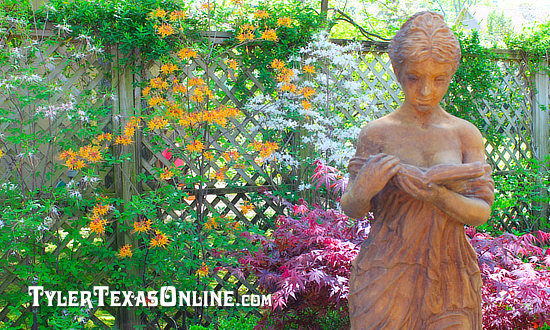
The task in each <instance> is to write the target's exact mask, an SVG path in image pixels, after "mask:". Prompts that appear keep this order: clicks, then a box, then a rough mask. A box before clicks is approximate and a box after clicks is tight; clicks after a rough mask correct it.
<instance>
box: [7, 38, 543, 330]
mask: <svg viewBox="0 0 550 330" xmlns="http://www.w3.org/2000/svg"><path fill="white" fill-rule="evenodd" d="M371 46H372V45H365V48H364V49H371ZM110 51H111V54H112V55H113V61H114V62H113V63H111V62H103V61H102V60H99V59H98V58H92V57H90V58H84V59H81V60H80V61H81V62H75V61H61V60H57V61H56V60H53V61H52V62H51V63H48V65H41V63H43V61H44V60H45V59H47V58H50V57H53V58H54V59H55V58H57V57H59V58H63V57H67V51H66V44H64V43H56V44H52V45H51V46H50V47H49V48H47V49H46V50H45V51H44V52H43V54H42V57H40V56H39V57H38V58H35V59H33V60H32V61H31V63H30V65H31V66H34V67H39V68H42V70H41V71H38V72H37V74H39V75H41V76H42V77H44V78H45V79H46V80H47V81H60V82H62V85H63V88H64V89H65V90H71V91H72V94H73V95H74V96H75V97H79V96H80V95H81V94H83V93H84V92H86V91H94V93H97V94H98V95H104V96H105V95H107V93H113V94H114V97H113V98H112V99H111V98H108V97H98V98H97V100H98V101H97V102H98V104H96V105H95V106H101V107H107V108H112V110H111V112H110V114H111V115H110V116H107V117H106V118H103V120H102V121H101V122H100V123H98V126H99V127H100V129H101V130H102V131H105V132H116V131H117V130H119V129H120V128H121V126H122V125H123V120H124V119H127V118H129V117H131V116H134V115H136V116H139V115H141V114H142V112H145V111H146V108H147V105H146V103H145V102H144V101H143V100H142V97H141V86H142V82H143V81H146V80H148V78H150V77H151V76H152V75H153V73H154V72H155V71H158V70H159V67H160V64H159V63H156V62H149V63H142V71H141V72H139V74H138V73H136V72H134V70H133V69H134V68H133V67H127V66H123V65H122V66H120V67H121V68H120V69H113V68H115V67H119V64H120V63H121V60H122V59H123V56H122V54H121V53H120V52H119V51H118V50H117V49H116V47H113V49H111V50H110ZM56 55H59V56H56ZM226 55H227V56H228V57H231V58H234V59H236V60H237V61H238V60H239V58H238V56H236V55H235V54H234V53H228V54H226ZM357 58H358V60H359V61H360V65H359V69H358V70H357V71H356V72H354V73H353V74H352V76H353V77H354V78H355V79H357V80H358V81H360V82H361V84H362V86H363V89H364V93H368V94H369V95H372V99H373V104H374V105H375V107H376V108H377V109H378V110H377V111H375V114H376V115H377V116H381V115H384V114H386V113H389V112H391V111H392V110H393V109H395V108H396V107H397V105H398V104H399V103H400V102H401V100H402V98H403V95H402V92H401V91H400V88H399V86H398V83H397V82H396V79H395V76H394V73H393V70H392V68H391V64H390V61H389V58H388V56H387V53H386V52H385V46H384V45H382V46H380V45H378V47H376V48H375V49H374V50H371V51H363V52H360V53H359V54H357ZM498 61H499V65H501V66H502V67H503V68H505V69H506V72H507V75H506V76H505V77H504V79H503V81H502V82H501V86H500V88H502V90H505V91H506V92H507V93H509V94H510V95H514V96H515V97H514V98H511V99H510V102H509V107H507V108H503V109H493V108H491V107H492V105H491V104H487V103H484V104H483V106H480V107H478V108H476V109H475V110H476V111H479V112H480V114H481V115H482V117H483V118H484V120H485V124H486V127H487V128H488V127H491V128H493V129H495V130H497V131H499V132H502V133H503V135H504V136H505V138H504V139H503V140H502V143H498V144H497V143H495V142H490V141H486V155H487V158H488V161H489V162H490V163H491V165H492V166H493V168H494V169H496V170H498V171H507V170H510V169H511V167H512V166H513V165H514V164H518V163H520V162H521V160H522V159H529V158H532V157H534V156H536V157H538V158H540V157H542V156H544V155H546V154H547V151H548V127H547V126H548V119H547V117H544V116H541V112H542V109H543V108H544V105H545V104H546V105H547V104H548V95H547V94H548V87H547V86H548V77H547V76H543V77H538V80H537V82H536V89H535V90H533V83H532V82H531V81H526V79H525V77H524V75H523V71H522V70H523V67H524V65H525V63H524V61H523V60H522V59H521V58H514V57H512V58H510V57H509V56H507V57H506V58H503V59H500V60H498ZM9 70H10V68H9V67H5V68H0V73H5V74H7V72H8V71H9ZM227 71H228V70H227V67H226V64H225V63H224V61H223V60H221V61H217V62H213V63H205V62H204V61H203V60H201V59H194V60H193V61H192V62H190V64H189V67H187V68H184V69H182V70H181V72H183V73H184V74H185V73H187V72H189V77H194V76H201V77H205V80H206V79H208V80H209V81H210V82H211V87H212V89H213V90H214V92H215V93H217V94H219V95H222V97H221V103H222V104H227V105H231V106H236V107H238V108H241V109H242V108H243V102H244V100H243V99H242V98H240V97H238V96H236V93H235V92H236V91H237V89H238V88H239V87H242V86H246V89H247V90H248V91H245V92H246V93H245V94H248V96H252V95H254V94H255V93H261V92H263V91H264V90H265V88H264V86H263V85H262V84H261V82H260V81H259V80H258V79H257V78H256V76H255V75H254V68H249V69H248V70H244V72H243V73H242V74H241V76H240V77H239V79H238V80H236V81H233V80H232V79H230V78H228V77H227ZM180 78H181V77H180ZM545 86H546V94H545V96H544V95H542V96H541V92H543V91H544V90H545V89H544V87H545ZM240 91H241V92H242V89H240ZM535 91H536V92H535ZM495 92H496V91H495ZM63 95H65V94H63V93H60V94H59V95H57V96H54V97H53V98H52V99H51V100H50V102H52V103H53V102H61V101H62V100H63V99H62V97H63ZM518 96H519V97H518ZM545 98H546V99H545ZM545 100H546V103H544V101H545ZM0 104H1V105H2V107H8V108H9V106H10V105H9V104H8V103H6V99H5V98H4V99H1V98H0ZM370 111H371V110H366V109H363V108H361V107H357V106H356V107H354V108H353V109H351V110H349V113H348V114H347V115H348V116H351V117H355V116H358V115H359V116H366V115H369V116H370V115H371V112H370ZM244 113H245V119H244V120H242V122H237V121H233V122H232V124H233V126H232V127H231V128H227V129H222V130H220V131H219V132H217V133H216V134H217V136H213V137H212V140H213V141H217V140H218V137H219V136H223V137H224V138H226V139H227V140H229V141H230V142H231V143H232V144H233V145H235V146H238V147H242V148H243V149H245V147H246V145H247V144H248V143H250V142H251V141H253V140H254V135H253V134H252V133H251V131H250V129H251V128H252V127H259V126H260V125H259V124H258V121H257V119H256V117H255V115H254V114H253V113H246V111H244ZM495 113H498V115H495ZM545 118H546V119H545ZM544 120H546V122H544ZM541 122H542V124H541ZM45 124H46V123H44V122H38V123H36V125H41V127H45V126H44V125H45ZM544 124H545V125H546V128H544ZM64 125H68V124H64ZM6 128H7V126H6V124H4V125H2V126H0V132H3V131H5V130H6ZM66 128H67V129H69V128H70V127H68V126H67V127H66ZM545 132H546V133H545ZM176 134H177V132H173V133H171V135H167V136H163V137H162V138H163V141H164V143H166V144H167V145H172V146H174V145H175V138H176ZM534 135H535V136H536V138H532V137H533V136H534ZM62 138H63V139H76V138H77V137H76V136H74V134H71V132H70V130H67V132H66V136H63V137H62ZM135 140H136V144H135V145H133V146H125V147H116V148H114V149H113V152H114V153H115V154H122V153H132V154H133V155H135V159H134V162H125V163H124V164H123V165H121V166H118V167H116V166H115V167H112V168H107V169H105V171H104V173H102V177H103V178H104V180H103V183H104V189H105V191H106V192H107V193H110V194H113V195H116V196H118V197H120V198H123V199H124V200H130V199H131V197H132V195H134V194H138V193H141V192H143V191H147V190H154V189H156V187H158V185H160V184H163V183H162V182H151V181H150V182H146V183H138V182H137V179H136V178H137V176H138V175H139V174H146V175H153V174H155V172H154V168H155V167H159V166H160V165H164V166H170V161H169V160H167V159H166V158H165V157H164V156H162V153H161V150H158V148H156V147H155V145H154V144H153V142H152V141H151V139H149V138H147V137H145V136H142V135H136V137H135ZM298 142H299V141H298ZM213 146H214V147H217V148H220V149H221V146H219V145H216V144H215V143H214V145H213ZM17 148H19V147H18V146H17V145H11V146H10V149H8V150H4V152H5V154H9V155H13V154H18V153H20V150H19V149H17ZM58 151H59V152H60V151H61V150H58ZM59 152H56V153H55V154H58V153H59ZM44 154H45V152H43V151H39V152H38V153H37V154H36V155H35V157H36V158H37V159H38V160H39V163H40V164H42V165H40V166H43V167H45V168H46V169H48V170H49V171H51V172H52V173H54V174H53V175H52V176H51V177H50V178H49V179H48V181H47V182H48V184H50V185H51V186H56V185H58V184H60V182H64V183H68V182H69V181H70V180H71V179H73V180H76V181H78V180H80V179H82V174H80V173H77V174H76V176H74V177H72V175H71V177H69V174H71V173H69V172H68V171H67V170H66V168H65V167H63V166H60V161H59V159H44V158H45V157H43V155H44ZM181 157H182V159H183V161H184V163H185V164H186V165H185V167H184V170H185V171H189V172H190V173H198V172H199V169H198V168H197V166H196V165H195V163H194V159H193V158H191V157H190V156H189V155H185V154H184V155H182V156H181ZM243 157H248V156H247V155H243ZM0 164H1V165H0V169H2V171H0V182H9V181H11V180H13V175H12V173H13V171H14V169H13V168H5V164H7V163H6V162H0ZM249 164H250V165H251V166H252V167H253V170H254V171H253V172H251V171H249V172H247V171H245V170H242V169H237V170H236V171H235V174H234V177H233V178H232V179H233V180H235V181H241V182H242V184H241V185H240V186H238V187H237V188H235V187H231V188H230V187H223V186H216V185H213V184H212V185H210V186H208V193H209V194H208V196H207V198H206V201H205V203H206V205H207V207H208V208H211V209H219V210H220V211H221V213H222V214H224V215H226V214H231V215H234V216H235V217H236V219H238V220H239V221H240V222H241V223H242V224H243V225H245V226H248V225H251V224H261V225H264V226H265V225H266V224H267V223H269V221H268V219H270V218H271V217H272V216H273V215H274V214H281V212H283V210H282V208H281V206H280V205H277V204H276V203H275V202H274V201H272V200H271V199H269V198H265V199H264V201H263V202H262V203H263V205H264V212H263V213H260V212H259V211H256V212H255V214H254V215H253V216H248V217H247V216H245V215H244V214H242V212H241V211H240V208H239V205H240V204H242V203H243V202H244V201H248V200H249V199H250V193H252V192H257V191H259V190H260V189H262V188H264V189H268V190H271V189H274V188H275V187H274V185H276V181H275V180H274V176H275V175H277V174H280V173H273V172H271V171H268V170H267V169H266V168H265V167H262V166H260V165H258V164H256V163H255V162H254V160H253V159H249ZM208 169H213V170H214V171H218V170H220V165H219V164H216V163H215V162H213V163H210V164H208V165H207V170H208ZM23 170H24V171H26V173H29V174H27V175H23V177H25V178H29V180H31V178H32V175H31V173H32V172H33V167H32V166H31V163H30V162H28V161H27V162H24V167H23ZM282 174H283V175H284V173H282ZM283 180H284V179H283ZM29 182H30V181H29ZM190 205H191V207H194V206H195V205H196V201H193V202H191V204H190ZM522 207H523V206H522ZM164 216H165V217H171V218H178V217H180V216H181V215H179V214H175V213H174V212H172V211H170V212H166V213H165V214H164ZM75 217H76V216H75ZM73 221H74V217H72V218H71V217H66V216H63V217H61V218H59V219H57V220H56V222H55V223H53V224H52V226H51V227H50V228H49V230H50V232H52V233H53V232H58V231H59V230H61V229H63V228H65V229H66V230H69V228H70V226H71V225H72V222H73ZM45 239H46V240H47V241H48V242H50V243H51V244H53V245H54V246H55V253H61V252H62V251H64V250H67V249H71V248H72V247H68V246H67V245H68V243H69V242H68V240H67V239H60V238H59V236H56V235H51V236H48V237H46V238H45ZM131 239H132V238H131V237H129V236H128V235H122V234H120V233H118V232H117V231H116V227H115V232H114V233H113V234H112V235H109V236H107V237H105V245H106V246H107V248H111V249H113V250H117V249H118V248H120V247H121V246H123V245H124V244H127V243H128V242H130V241H131ZM76 253H77V254H78V251H76ZM4 257H5V256H4ZM93 261H94V260H88V261H87V262H92V263H93ZM25 262H30V261H29V260H26V261H25ZM212 276H213V279H214V280H215V281H216V283H217V284H216V287H215V290H221V289H222V288H223V289H230V290H236V291H240V292H249V293H258V289H257V286H258V284H257V283H256V281H255V279H253V278H247V279H241V278H236V277H235V276H233V275H231V274H230V273H226V272H219V273H214V274H212ZM108 280H109V279H108V278H107V273H106V272H103V273H100V274H97V275H96V276H95V277H94V281H93V283H89V284H90V285H97V284H100V283H107V282H108ZM28 285H29V283H28V281H27V279H24V278H21V277H20V276H18V275H16V274H14V273H13V272H11V271H10V267H9V265H6V266H5V267H4V268H3V269H0V322H2V321H6V320H7V317H8V314H9V313H10V310H11V308H16V309H18V310H19V311H20V312H21V315H20V316H19V317H18V318H17V319H16V320H15V324H16V326H22V325H24V324H28V320H29V317H30V315H31V314H32V312H33V311H32V310H31V309H30V308H28V307H26V306H7V305H6V304H5V302H4V301H2V296H3V294H4V293H5V292H7V291H8V290H9V291H10V292H11V291H13V290H20V291H21V292H25V291H26V288H27V286H28ZM99 313H103V315H105V314H104V313H108V314H110V315H111V316H112V317H116V318H118V319H119V322H129V323H130V324H135V323H139V322H140V321H139V320H138V319H137V317H136V316H135V315H133V314H132V313H127V312H121V311H120V310H117V309H115V308H102V309H101V310H99V309H97V308H96V309H94V310H92V311H90V313H89V315H90V320H91V321H92V322H93V323H94V324H95V325H96V326H98V327H101V328H108V326H107V325H106V324H105V323H104V322H103V321H101V320H100V318H99ZM187 313H188V312H187V311H185V310H183V309H182V310H179V311H177V312H176V313H175V314H174V315H166V314H162V315H160V317H159V319H161V320H163V321H162V322H160V323H162V325H163V326H164V327H165V328H166V329H169V328H176V327H177V326H178V324H182V323H184V320H185V318H186V317H188V315H187ZM121 319H124V321H120V320H121ZM25 322H27V323H25Z"/></svg>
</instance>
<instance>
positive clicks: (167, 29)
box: [155, 24, 174, 38]
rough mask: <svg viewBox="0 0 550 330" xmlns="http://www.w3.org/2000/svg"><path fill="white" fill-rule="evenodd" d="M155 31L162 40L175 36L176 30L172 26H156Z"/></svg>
mask: <svg viewBox="0 0 550 330" xmlns="http://www.w3.org/2000/svg"><path fill="white" fill-rule="evenodd" d="M155 29H156V31H157V34H160V36H161V37H162V38H164V37H166V36H169V35H172V34H174V28H173V27H172V25H170V24H161V25H155Z"/></svg>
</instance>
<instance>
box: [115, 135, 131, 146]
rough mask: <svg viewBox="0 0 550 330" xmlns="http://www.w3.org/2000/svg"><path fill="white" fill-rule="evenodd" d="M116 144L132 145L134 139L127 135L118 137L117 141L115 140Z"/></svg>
mask: <svg viewBox="0 0 550 330" xmlns="http://www.w3.org/2000/svg"><path fill="white" fill-rule="evenodd" d="M115 143H116V144H122V145H124V146H125V145H129V144H132V137H130V136H127V135H120V136H117V137H116V139H115Z"/></svg>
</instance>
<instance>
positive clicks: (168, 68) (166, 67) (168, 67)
mask: <svg viewBox="0 0 550 330" xmlns="http://www.w3.org/2000/svg"><path fill="white" fill-rule="evenodd" d="M177 69H178V66H177V65H175V64H173V63H166V64H163V65H162V66H161V67H160V71H161V72H162V73H164V74H170V73H172V72H174V71H176V70H177Z"/></svg>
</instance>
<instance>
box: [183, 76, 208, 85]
mask: <svg viewBox="0 0 550 330" xmlns="http://www.w3.org/2000/svg"><path fill="white" fill-rule="evenodd" d="M187 84H188V85H189V86H204V85H206V83H205V82H204V79H202V78H199V77H193V78H189V80H188V81H187Z"/></svg>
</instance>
